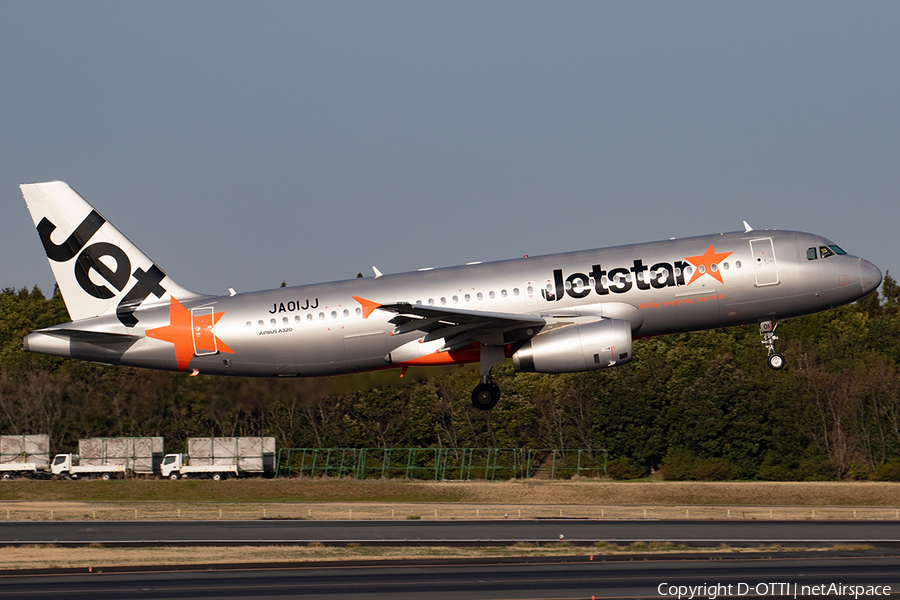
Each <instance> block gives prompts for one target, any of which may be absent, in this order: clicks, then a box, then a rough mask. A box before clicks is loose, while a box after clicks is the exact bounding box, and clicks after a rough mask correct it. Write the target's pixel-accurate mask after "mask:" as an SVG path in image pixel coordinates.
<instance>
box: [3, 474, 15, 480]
mask: <svg viewBox="0 0 900 600" xmlns="http://www.w3.org/2000/svg"><path fill="white" fill-rule="evenodd" d="M12 478H13V476H12V473H4V474H3V479H12Z"/></svg>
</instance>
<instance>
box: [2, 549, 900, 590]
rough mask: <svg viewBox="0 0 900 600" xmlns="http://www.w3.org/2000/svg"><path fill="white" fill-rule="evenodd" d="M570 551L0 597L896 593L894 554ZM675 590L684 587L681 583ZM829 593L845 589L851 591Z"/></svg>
mask: <svg viewBox="0 0 900 600" xmlns="http://www.w3.org/2000/svg"><path fill="white" fill-rule="evenodd" d="M573 560H578V562H564V561H559V562H552V563H546V562H544V563H536V564H530V563H525V564H521V563H520V564H481V565H477V564H467V565H460V564H447V563H444V564H442V563H439V562H438V563H434V564H419V565H410V564H404V563H395V564H381V565H374V566H373V565H363V566H356V567H354V566H339V567H334V566H321V565H318V566H317V565H314V564H310V563H307V564H304V565H297V566H284V567H278V568H273V569H239V570H234V571H204V572H184V571H181V572H153V573H141V572H136V573H122V574H104V573H99V574H98V573H94V574H87V573H85V574H81V575H52V576H39V577H21V576H14V577H3V576H0V600H6V599H19V598H21V599H26V598H29V599H30V598H44V597H47V598H66V599H72V600H78V599H85V600H106V599H117V600H118V599H123V600H129V599H132V598H134V599H157V598H158V599H172V600H174V599H189V598H221V599H226V600H228V599H235V600H237V599H240V600H246V599H247V598H268V599H272V600H278V599H287V598H354V599H363V600H407V599H409V600H412V599H416V600H420V599H422V598H428V599H430V600H499V599H531V600H537V599H547V600H549V599H551V598H552V599H570V598H573V599H574V598H579V599H586V598H591V597H595V598H673V597H677V596H676V594H677V592H678V588H677V586H707V587H706V588H705V590H704V591H706V593H705V594H697V596H699V597H701V598H709V597H710V594H709V590H710V588H709V587H708V586H723V587H717V588H716V590H717V592H718V593H717V594H716V595H717V596H720V597H721V596H726V595H730V596H734V597H760V596H765V597H819V596H824V595H825V594H824V593H822V590H827V589H828V588H827V586H833V585H836V586H851V585H852V586H863V587H864V589H865V588H866V587H869V586H879V589H878V592H880V593H883V592H885V591H887V590H885V589H884V588H883V587H880V586H885V585H888V586H891V589H890V590H889V593H890V594H891V595H892V596H894V597H897V596H898V595H900V593H898V592H900V560H898V559H897V558H880V557H862V558H853V559H847V558H841V559H833V558H832V559H829V558H819V559H816V558H774V559H765V560H760V559H756V560H746V559H726V560H704V559H702V558H699V557H698V558H696V559H693V560H680V561H678V560H668V559H652V560H646V559H645V558H640V557H639V558H636V559H635V560H634V562H623V561H617V562H607V563H601V562H588V561H587V559H586V557H577V558H574V557H573ZM728 586H731V587H730V588H729V587H728ZM803 586H807V591H808V592H812V590H813V589H818V591H819V593H816V594H814V593H807V594H803V591H804V588H803ZM813 586H826V587H825V588H813ZM684 589H687V588H684ZM838 589H839V590H840V589H841V588H840V587H839V588H838ZM844 589H845V591H846V588H844ZM870 589H873V588H871V587H870ZM660 591H661V592H662V593H660ZM729 591H730V593H727V592H729ZM684 593H685V596H684V597H687V596H686V594H687V592H684ZM794 593H797V595H796V596H794ZM830 595H831V596H838V597H843V598H846V597H853V594H852V593H842V594H833V593H832V594H830ZM697 596H695V597H697ZM861 597H862V596H861ZM865 597H874V595H873V594H868V595H866V596H865ZM880 597H884V596H883V595H880Z"/></svg>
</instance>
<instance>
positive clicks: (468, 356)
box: [398, 344, 512, 367]
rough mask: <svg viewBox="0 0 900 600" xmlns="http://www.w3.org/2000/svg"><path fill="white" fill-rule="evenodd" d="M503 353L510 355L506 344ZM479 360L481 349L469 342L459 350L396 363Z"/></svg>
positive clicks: (510, 352)
mask: <svg viewBox="0 0 900 600" xmlns="http://www.w3.org/2000/svg"><path fill="white" fill-rule="evenodd" d="M503 351H504V354H505V355H506V358H509V357H511V356H512V348H511V347H510V346H509V344H507V345H506V346H504V347H503ZM480 361H481V349H480V348H479V346H478V344H470V345H468V346H466V347H465V348H462V349H460V350H454V351H453V352H434V353H433V354H428V355H426V356H423V357H421V358H417V359H415V360H408V361H406V362H403V363H398V364H401V365H410V366H430V367H437V366H447V365H467V364H469V363H476V362H480Z"/></svg>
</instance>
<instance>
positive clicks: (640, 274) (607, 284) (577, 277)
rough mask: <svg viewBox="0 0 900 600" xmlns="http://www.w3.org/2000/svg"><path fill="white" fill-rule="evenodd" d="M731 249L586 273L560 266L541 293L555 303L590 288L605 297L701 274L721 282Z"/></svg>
mask: <svg viewBox="0 0 900 600" xmlns="http://www.w3.org/2000/svg"><path fill="white" fill-rule="evenodd" d="M731 254H732V253H731V252H720V253H717V252H716V251H715V248H714V247H713V245H710V246H709V248H707V250H706V252H704V253H703V254H700V255H698V256H687V257H685V259H684V260H676V261H674V262H672V263H668V262H659V263H655V264H653V265H646V264H644V261H643V260H642V259H637V260H635V261H633V263H632V266H631V267H619V268H616V269H609V270H608V271H607V270H606V269H604V268H603V266H602V265H599V264H597V265H593V266H592V267H591V270H590V272H589V273H572V274H571V275H569V276H567V277H566V276H564V274H563V271H562V269H554V270H553V281H552V283H550V282H548V283H547V285H546V286H545V287H544V289H542V290H541V295H542V296H543V297H544V300H547V301H548V302H559V301H560V300H562V299H563V298H564V297H565V296H566V295H568V296H569V297H571V298H576V299H577V298H584V297H586V296H588V295H589V294H590V293H591V291H593V292H594V293H596V294H598V295H600V296H605V295H608V294H610V293H613V294H624V293H626V292H628V291H630V290H631V289H632V288H633V287H637V289H639V290H650V289H663V288H666V287H675V286H679V285H690V284H692V283H694V282H695V281H696V280H697V279H699V278H700V277H702V276H703V275H709V276H711V277H712V278H713V279H716V280H717V281H718V282H719V283H724V281H723V279H722V273H721V267H720V265H721V263H722V261H724V260H725V259H726V258H728V257H729V256H731ZM689 270H691V271H692V275H691V279H690V280H689V281H688V282H687V283H685V274H689Z"/></svg>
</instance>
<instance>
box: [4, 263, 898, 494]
mask: <svg viewBox="0 0 900 600" xmlns="http://www.w3.org/2000/svg"><path fill="white" fill-rule="evenodd" d="M67 320H68V314H67V312H66V309H65V304H64V303H63V301H62V298H61V297H60V296H59V295H58V294H56V295H54V296H53V297H51V298H45V296H44V295H43V294H42V293H41V291H40V290H39V289H37V288H33V289H30V290H29V289H25V288H23V289H18V290H16V289H12V288H7V289H4V290H3V291H2V292H0V433H3V434H28V433H47V434H49V435H50V439H51V448H52V449H53V450H54V451H63V450H65V451H70V450H72V451H74V450H75V449H76V448H77V440H78V439H81V438H86V437H109V436H149V435H154V436H163V437H165V439H166V448H167V450H168V451H180V449H181V447H182V445H183V443H184V440H186V439H187V438H188V437H195V436H238V435H249V436H255V435H267V436H268V435H271V436H275V437H276V440H277V444H278V447H279V448H338V447H340V448H363V447H401V448H431V447H443V448H466V447H476V448H485V447H497V448H522V447H527V448H548V449H575V448H578V449H588V450H592V451H597V452H598V453H599V452H600V451H601V450H605V451H606V452H607V453H608V456H609V458H610V461H609V463H608V472H609V474H610V476H612V477H615V478H636V477H642V476H645V475H648V474H650V473H652V472H658V473H661V474H662V476H664V477H665V478H667V479H760V480H780V481H781V480H834V479H849V478H854V479H882V480H900V287H898V286H897V284H896V282H895V281H894V280H893V279H892V278H891V277H890V276H889V275H887V276H886V277H885V280H884V283H883V286H882V289H881V293H880V294H879V293H874V294H872V295H870V296H869V297H867V298H865V299H863V300H861V301H859V302H857V303H856V304H854V305H848V306H844V307H840V308H836V309H833V310H830V311H826V312H823V313H819V314H816V315H810V316H807V317H802V318H796V319H790V320H787V321H783V322H782V323H781V324H780V326H779V328H778V331H777V333H778V335H779V336H780V338H781V339H780V340H779V342H777V344H778V346H777V348H778V350H779V351H781V352H782V353H783V354H785V356H786V357H787V360H788V363H787V367H786V368H785V369H783V370H782V371H772V370H770V369H769V368H768V367H767V366H766V364H765V349H764V347H763V346H762V344H761V343H760V336H759V334H758V330H757V328H756V327H754V326H747V327H736V328H730V329H722V330H711V331H704V332H698V333H691V334H682V335H672V336H664V337H658V338H651V339H642V340H637V341H636V342H635V349H634V350H635V358H634V360H633V361H632V363H630V364H628V365H625V366H622V367H616V368H613V369H609V370H602V371H596V372H592V373H576V374H567V375H541V374H531V373H527V374H525V373H519V374H517V373H514V372H513V370H512V365H511V364H509V362H507V363H505V364H503V365H501V366H499V367H496V368H495V369H494V375H495V379H496V380H497V382H498V383H499V385H500V386H501V388H502V389H503V390H504V395H503V399H502V400H501V402H500V404H499V405H498V406H497V408H495V409H494V410H493V411H490V412H487V413H485V412H481V411H478V410H476V409H474V408H473V407H472V406H471V403H470V393H471V390H472V388H473V387H474V386H475V384H476V383H477V381H478V378H479V374H478V369H477V366H476V367H475V368H473V367H465V368H451V369H422V370H418V371H417V370H415V369H410V371H409V372H408V373H407V375H406V377H404V378H403V379H400V377H399V371H397V370H390V371H384V372H380V373H369V374H362V375H355V376H346V377H334V378H326V379H314V380H285V379H241V378H235V379H232V378H217V377H207V376H203V375H200V376H198V377H188V376H186V375H185V374H181V373H168V372H159V371H147V370H141V369H133V368H128V367H110V366H103V365H95V364H90V363H83V362H79V361H74V360H66V359H59V358H54V357H48V356H42V355H37V354H31V353H27V352H24V351H23V350H22V337H23V336H24V335H25V334H26V333H28V332H29V331H32V330H34V329H39V328H41V327H47V326H50V325H53V324H56V323H61V322H64V321H67ZM562 455H563V456H564V455H565V453H562Z"/></svg>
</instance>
